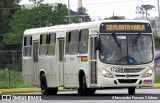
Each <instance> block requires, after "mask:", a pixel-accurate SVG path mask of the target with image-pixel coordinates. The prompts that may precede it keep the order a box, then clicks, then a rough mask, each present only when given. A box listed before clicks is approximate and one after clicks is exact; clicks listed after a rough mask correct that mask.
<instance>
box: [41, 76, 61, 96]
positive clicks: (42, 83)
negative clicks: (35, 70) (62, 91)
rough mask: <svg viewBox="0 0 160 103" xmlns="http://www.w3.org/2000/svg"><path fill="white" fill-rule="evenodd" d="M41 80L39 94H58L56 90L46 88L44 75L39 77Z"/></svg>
mask: <svg viewBox="0 0 160 103" xmlns="http://www.w3.org/2000/svg"><path fill="white" fill-rule="evenodd" d="M40 80H41V85H40V86H41V93H42V94H43V95H51V94H52V95H55V94H57V92H58V88H48V87H47V81H46V76H45V74H42V75H41V77H40Z"/></svg>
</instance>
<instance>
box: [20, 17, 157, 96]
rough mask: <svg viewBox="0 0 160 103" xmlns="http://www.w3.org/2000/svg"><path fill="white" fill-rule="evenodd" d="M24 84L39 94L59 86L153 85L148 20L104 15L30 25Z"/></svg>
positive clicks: (84, 90)
mask: <svg viewBox="0 0 160 103" xmlns="http://www.w3.org/2000/svg"><path fill="white" fill-rule="evenodd" d="M23 39H24V40H23V50H22V51H23V52H22V54H23V57H22V63H23V64H22V66H23V68H22V71H23V79H24V83H25V84H26V85H28V86H40V87H41V92H42V93H43V94H57V91H58V87H64V88H78V93H79V94H83V95H91V94H94V93H95V90H96V89H105V88H122V87H125V88H128V93H129V94H134V93H135V88H136V87H137V86H153V84H154V76H155V73H154V72H155V70H154V59H153V58H154V40H153V34H152V30H151V26H150V24H149V22H147V21H137V20H114V21H112V20H107V21H95V22H89V23H79V24H69V25H60V26H51V27H43V28H36V29H29V30H26V31H25V32H24V38H23Z"/></svg>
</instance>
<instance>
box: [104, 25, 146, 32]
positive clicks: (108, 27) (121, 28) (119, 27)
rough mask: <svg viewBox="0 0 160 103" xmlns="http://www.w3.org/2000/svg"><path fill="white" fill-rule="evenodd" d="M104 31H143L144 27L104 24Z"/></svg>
mask: <svg viewBox="0 0 160 103" xmlns="http://www.w3.org/2000/svg"><path fill="white" fill-rule="evenodd" d="M106 30H107V31H109V30H138V31H139V30H140V31H144V30H145V25H144V24H143V25H140V24H134V25H132V24H131V25H126V24H106Z"/></svg>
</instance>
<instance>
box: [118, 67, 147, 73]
mask: <svg viewBox="0 0 160 103" xmlns="http://www.w3.org/2000/svg"><path fill="white" fill-rule="evenodd" d="M144 69H145V68H124V70H123V71H116V72H117V73H138V72H141V71H142V70H144Z"/></svg>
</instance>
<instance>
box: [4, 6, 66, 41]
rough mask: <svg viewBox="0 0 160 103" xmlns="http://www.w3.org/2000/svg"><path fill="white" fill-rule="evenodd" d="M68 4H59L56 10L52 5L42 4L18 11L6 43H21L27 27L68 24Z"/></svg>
mask: <svg viewBox="0 0 160 103" xmlns="http://www.w3.org/2000/svg"><path fill="white" fill-rule="evenodd" d="M66 15H67V8H66V5H63V4H59V5H58V6H57V9H56V10H52V6H48V5H44V4H40V5H39V6H38V7H34V8H32V9H21V10H18V11H16V13H15V14H14V16H13V20H11V22H10V26H11V31H12V32H8V33H6V34H5V36H4V39H3V42H4V43H21V42H22V37H23V32H24V30H26V29H30V28H38V27H46V26H51V25H58V24H66V23H67V21H66V18H65V16H66Z"/></svg>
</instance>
